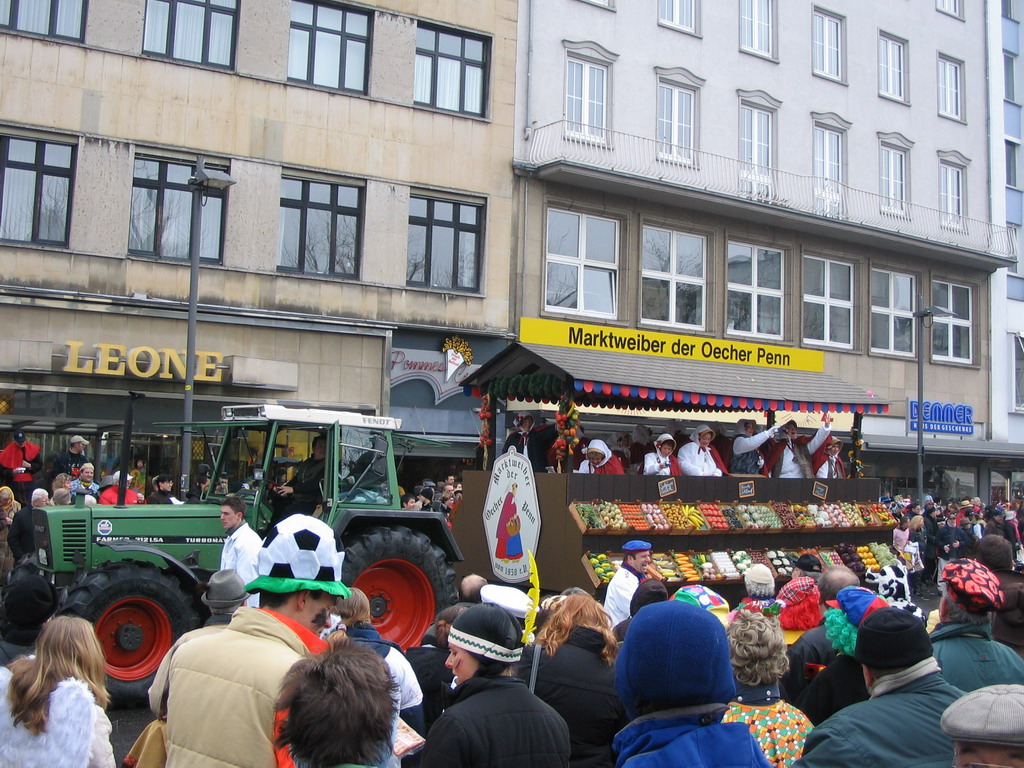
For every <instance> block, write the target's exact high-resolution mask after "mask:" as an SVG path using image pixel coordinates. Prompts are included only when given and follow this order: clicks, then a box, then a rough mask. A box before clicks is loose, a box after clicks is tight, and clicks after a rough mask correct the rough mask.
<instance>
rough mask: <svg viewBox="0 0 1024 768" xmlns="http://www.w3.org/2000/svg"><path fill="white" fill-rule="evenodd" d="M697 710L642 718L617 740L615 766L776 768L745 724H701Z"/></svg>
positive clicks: (717, 716) (718, 716)
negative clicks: (772, 765)
mask: <svg viewBox="0 0 1024 768" xmlns="http://www.w3.org/2000/svg"><path fill="white" fill-rule="evenodd" d="M693 711H694V708H692V707H690V708H685V709H670V710H666V711H664V712H655V713H654V714H652V715H644V716H642V717H638V718H637V719H636V720H634V721H633V722H632V723H630V724H629V725H627V726H626V727H625V728H623V729H622V730H621V731H619V733H618V735H617V736H616V737H615V741H614V743H613V744H612V749H613V750H614V751H615V752H616V753H618V756H619V757H618V761H617V762H616V763H615V768H684V767H685V768H771V763H769V762H768V760H767V758H765V756H764V752H762V751H761V747H759V746H758V744H757V741H756V740H755V739H754V737H753V736H751V734H750V730H749V729H748V728H747V726H746V724H745V723H723V722H721V719H722V715H723V714H724V712H725V710H724V709H723V710H722V711H719V712H715V713H714V715H713V717H714V720H715V721H714V722H713V723H710V724H708V725H701V715H700V714H699V713H698V714H692V713H693Z"/></svg>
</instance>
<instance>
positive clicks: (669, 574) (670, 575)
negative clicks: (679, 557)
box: [650, 552, 679, 579]
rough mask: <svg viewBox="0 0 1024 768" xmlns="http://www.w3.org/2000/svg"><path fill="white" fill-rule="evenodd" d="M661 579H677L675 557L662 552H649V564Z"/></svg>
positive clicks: (677, 572)
mask: <svg viewBox="0 0 1024 768" xmlns="http://www.w3.org/2000/svg"><path fill="white" fill-rule="evenodd" d="M650 567H653V568H654V569H655V570H656V571H657V573H658V575H659V576H661V578H663V579H678V578H679V571H678V570H676V561H675V557H674V556H673V555H671V554H666V553H664V552H653V553H651V566H650Z"/></svg>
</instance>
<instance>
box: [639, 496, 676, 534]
mask: <svg viewBox="0 0 1024 768" xmlns="http://www.w3.org/2000/svg"><path fill="white" fill-rule="evenodd" d="M640 511H641V512H642V513H643V515H644V517H646V518H647V523H648V525H650V527H651V529H652V530H655V531H671V530H672V523H670V522H669V521H668V518H666V517H665V514H664V513H663V512H662V511H661V507H659V506H658V505H657V504H655V503H653V502H641V503H640Z"/></svg>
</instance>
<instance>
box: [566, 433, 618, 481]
mask: <svg viewBox="0 0 1024 768" xmlns="http://www.w3.org/2000/svg"><path fill="white" fill-rule="evenodd" d="M577 472H580V473H581V474H584V475H587V474H590V475H624V474H625V470H624V469H623V468H622V462H621V461H619V458H618V457H617V456H615V455H613V454H612V449H611V448H609V447H608V444H607V443H605V441H604V440H591V441H590V444H589V445H588V446H587V460H586V461H585V462H583V463H582V464H581V465H580V468H579V469H578V470H577Z"/></svg>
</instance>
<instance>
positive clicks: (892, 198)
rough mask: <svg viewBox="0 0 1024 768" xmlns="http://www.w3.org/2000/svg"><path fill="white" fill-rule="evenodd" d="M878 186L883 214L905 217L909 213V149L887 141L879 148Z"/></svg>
mask: <svg viewBox="0 0 1024 768" xmlns="http://www.w3.org/2000/svg"><path fill="white" fill-rule="evenodd" d="M878 160H879V169H878V182H879V184H878V186H879V190H878V191H879V194H880V195H881V196H882V213H887V214H892V215H897V216H903V215H906V212H907V149H906V147H904V146H897V145H895V144H890V143H888V142H886V141H884V140H883V141H882V143H881V144H880V145H879V147H878Z"/></svg>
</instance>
